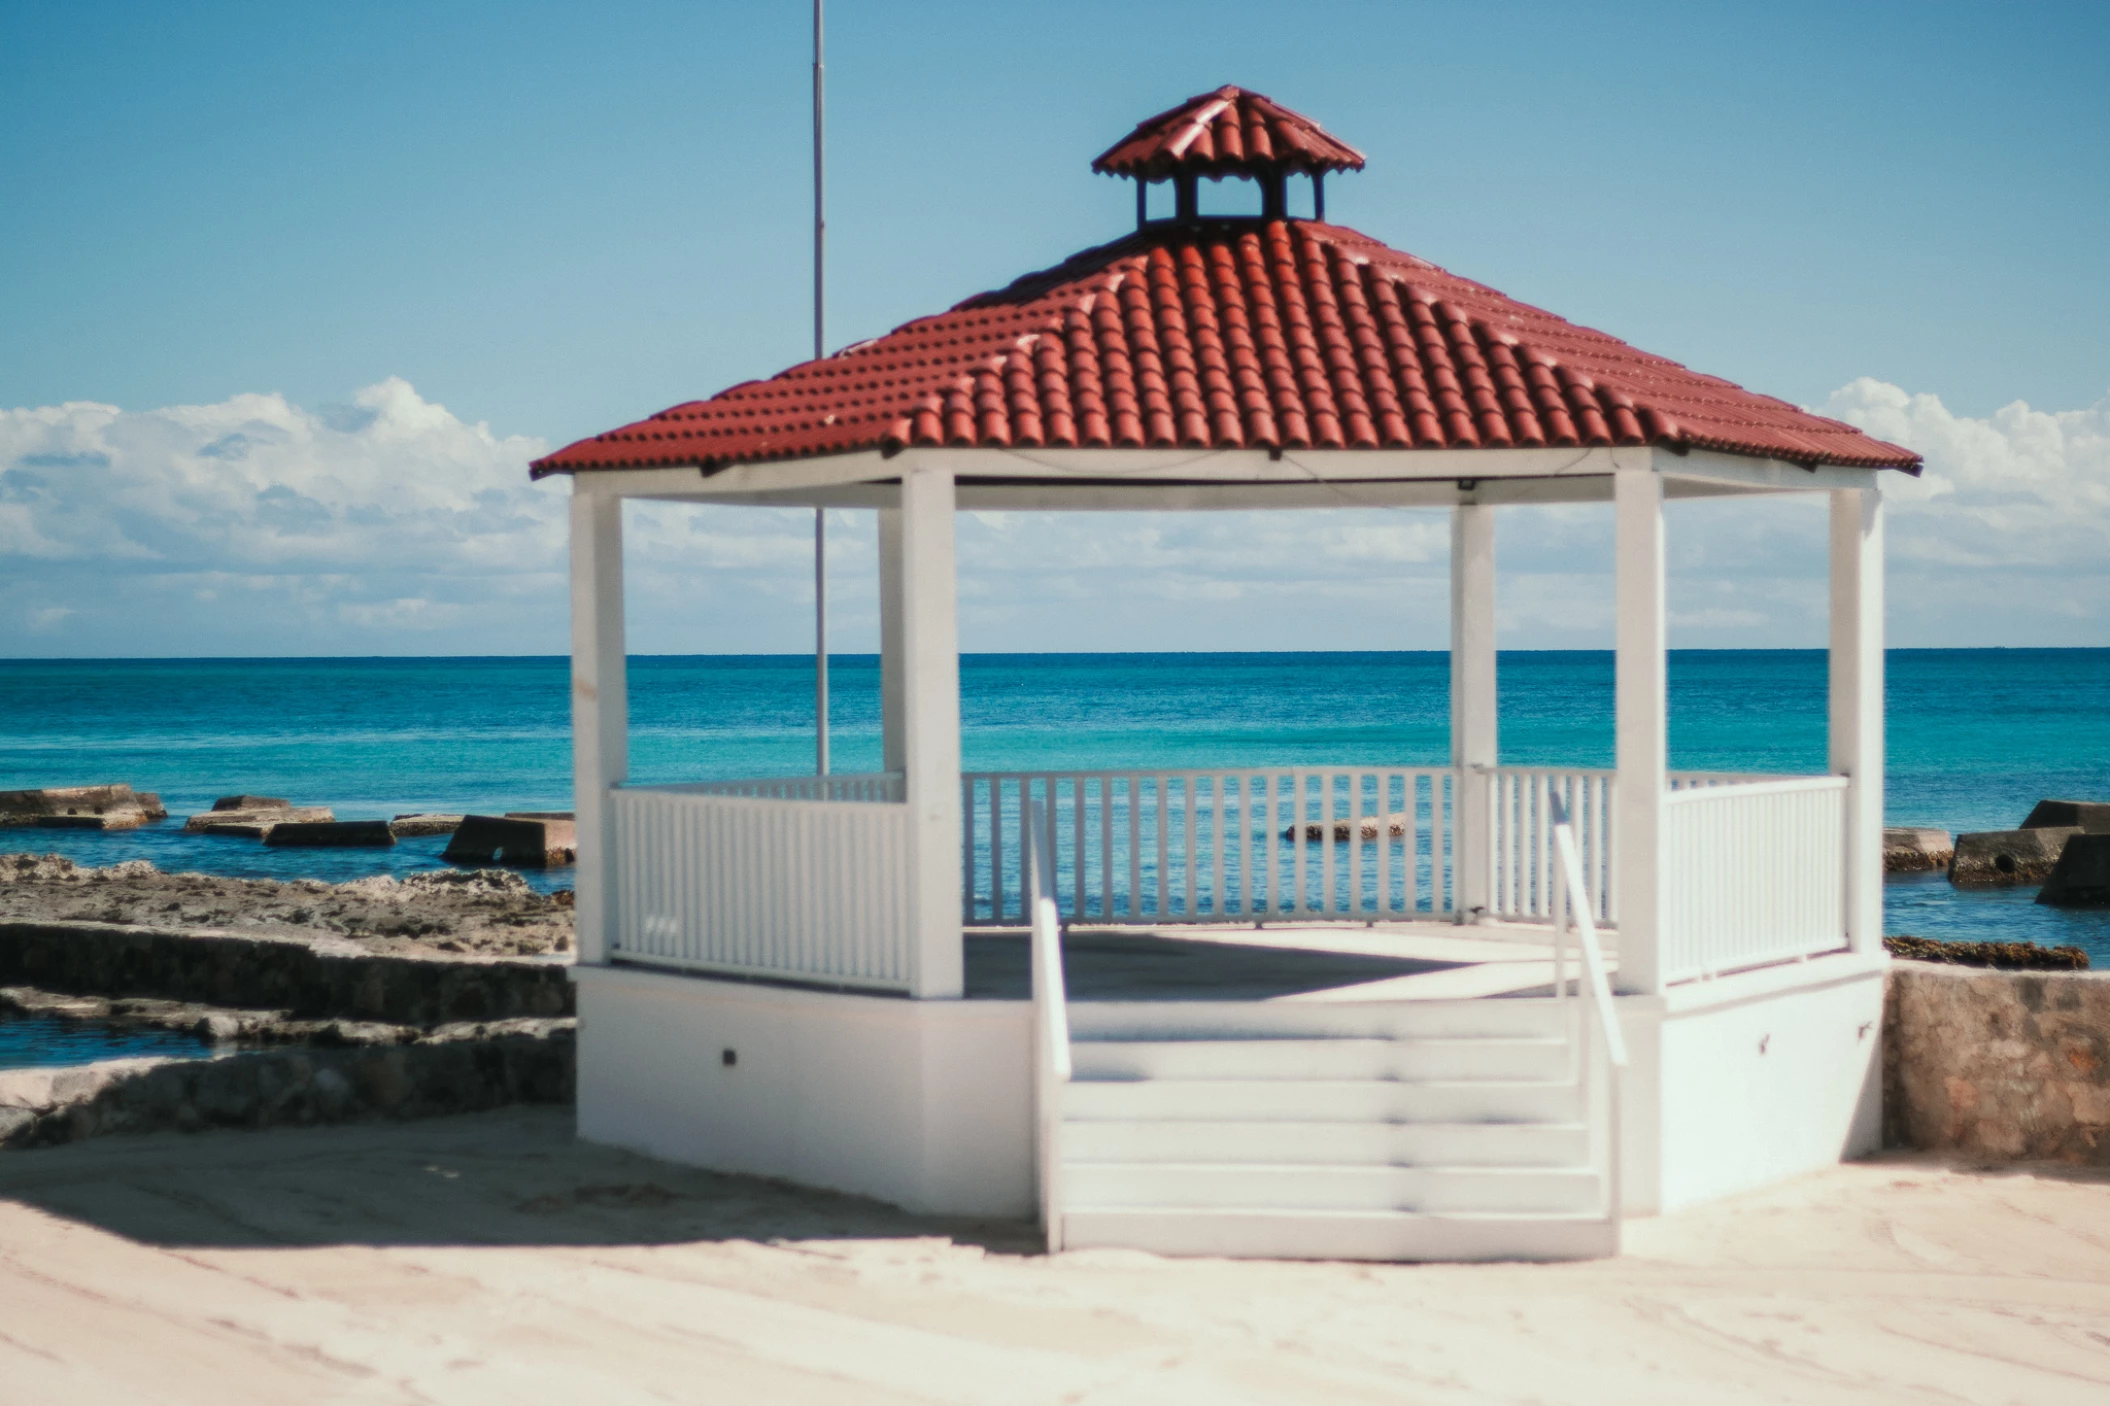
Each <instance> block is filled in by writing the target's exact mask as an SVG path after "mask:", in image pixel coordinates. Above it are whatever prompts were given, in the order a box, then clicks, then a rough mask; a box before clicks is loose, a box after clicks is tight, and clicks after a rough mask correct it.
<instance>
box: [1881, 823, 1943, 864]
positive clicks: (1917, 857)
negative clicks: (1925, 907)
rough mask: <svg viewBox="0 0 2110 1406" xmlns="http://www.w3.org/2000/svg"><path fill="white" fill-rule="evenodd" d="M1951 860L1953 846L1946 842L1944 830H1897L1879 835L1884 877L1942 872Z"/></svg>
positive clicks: (1886, 831)
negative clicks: (1881, 846) (1938, 870)
mask: <svg viewBox="0 0 2110 1406" xmlns="http://www.w3.org/2000/svg"><path fill="white" fill-rule="evenodd" d="M1955 857H1956V842H1955V841H1954V840H1952V839H1950V838H1949V832H1948V831H1947V830H1922V829H1914V828H1904V827H1901V828H1896V829H1888V830H1885V831H1884V832H1883V872H1884V873H1886V874H1925V873H1929V872H1931V871H1933V870H1936V869H1946V868H1948V867H1949V861H1950V860H1951V859H1954V858H1955Z"/></svg>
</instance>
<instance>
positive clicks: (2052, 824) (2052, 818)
mask: <svg viewBox="0 0 2110 1406" xmlns="http://www.w3.org/2000/svg"><path fill="white" fill-rule="evenodd" d="M2069 825H2072V826H2079V827H2080V828H2081V829H2082V830H2085V831H2087V832H2088V833H2089V834H2091V835H2110V801H2038V802H2037V804H2036V806H2035V807H2034V808H2032V809H2031V811H2030V813H2029V818H2028V819H2026V820H2024V821H2023V822H2022V828H2023V829H2025V830H2043V829H2058V828H2063V827H2065V826H2069Z"/></svg>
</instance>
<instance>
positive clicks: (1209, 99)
mask: <svg viewBox="0 0 2110 1406" xmlns="http://www.w3.org/2000/svg"><path fill="white" fill-rule="evenodd" d="M1092 169H1093V170H1094V171H1097V172H1099V173H1101V174H1102V175H1109V176H1131V177H1134V178H1135V179H1137V180H1144V181H1162V180H1168V179H1171V178H1172V177H1174V176H1177V175H1182V174H1188V173H1191V174H1194V175H1199V176H1208V177H1211V178H1218V179H1220V178H1222V177H1224V176H1253V177H1259V176H1263V175H1271V174H1276V173H1283V172H1291V171H1296V172H1303V173H1304V174H1307V175H1310V174H1313V173H1318V174H1324V173H1326V172H1328V171H1360V170H1362V169H1363V154H1362V153H1361V152H1360V151H1357V150H1356V149H1355V148H1354V147H1352V146H1350V145H1348V144H1347V143H1346V142H1344V141H1341V140H1340V139H1339V138H1337V137H1334V136H1331V135H1329V134H1328V133H1327V131H1326V129H1325V128H1324V127H1321V126H1320V125H1319V124H1318V123H1316V122H1314V121H1312V120H1311V119H1310V118H1309V117H1306V116H1304V114H1302V113H1300V112H1292V111H1290V110H1289V109H1288V108H1286V107H1284V106H1282V105H1281V104H1280V103H1278V102H1276V101H1274V100H1273V99H1272V98H1268V97H1264V96H1262V95H1261V94H1259V93H1251V92H1247V91H1246V90H1245V89H1244V88H1238V87H1233V86H1231V85H1229V84H1226V85H1225V86H1223V87H1221V88H1218V89H1217V90H1216V91H1215V92H1213V93H1202V94H1200V95H1198V96H1196V97H1191V98H1189V99H1187V101H1185V102H1183V103H1181V104H1180V105H1179V106H1178V107H1175V108H1168V109H1167V110H1166V111H1164V112H1161V113H1159V114H1158V115H1157V116H1155V117H1151V118H1146V119H1145V120H1143V121H1141V122H1138V123H1137V124H1136V128H1135V130H1134V131H1133V132H1130V133H1129V134H1128V135H1127V136H1125V137H1123V138H1122V139H1121V140H1120V141H1118V142H1115V143H1114V144H1113V145H1112V146H1111V147H1109V148H1107V150H1106V151H1104V152H1102V153H1101V154H1100V156H1099V159H1098V160H1096V161H1094V162H1093V163H1092Z"/></svg>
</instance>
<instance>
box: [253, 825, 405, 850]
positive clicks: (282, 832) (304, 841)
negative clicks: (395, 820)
mask: <svg viewBox="0 0 2110 1406" xmlns="http://www.w3.org/2000/svg"><path fill="white" fill-rule="evenodd" d="M395 842H396V836H395V832H394V831H392V830H390V829H389V828H388V822H387V821H386V820H306V821H302V820H294V821H287V822H285V823H283V824H278V825H274V826H272V827H271V833H270V834H268V835H266V836H264V843H265V844H267V845H270V846H271V847H272V848H273V849H281V848H286V847H289V846H298V847H300V848H304V849H355V848H366V847H379V846H383V845H392V844H394V843H395Z"/></svg>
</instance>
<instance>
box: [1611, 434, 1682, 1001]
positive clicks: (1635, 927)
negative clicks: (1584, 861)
mask: <svg viewBox="0 0 2110 1406" xmlns="http://www.w3.org/2000/svg"><path fill="white" fill-rule="evenodd" d="M1612 483H1613V488H1612V493H1613V517H1614V520H1615V524H1616V531H1617V541H1616V544H1615V547H1614V553H1615V557H1614V563H1613V575H1614V595H1615V597H1616V611H1617V631H1616V633H1617V644H1618V664H1617V670H1618V681H1617V698H1618V703H1617V707H1618V723H1617V727H1618V745H1619V818H1618V820H1617V822H1616V823H1615V824H1614V825H1613V827H1612V863H1613V865H1614V867H1615V869H1616V871H1617V874H1618V881H1617V888H1618V890H1619V989H1620V990H1621V991H1625V992H1632V993H1636V994H1652V993H1654V992H1657V991H1659V990H1661V989H1662V981H1661V977H1660V974H1659V966H1658V951H1657V949H1658V948H1659V947H1660V945H1661V944H1662V941H1663V916H1664V915H1663V854H1662V827H1663V795H1664V788H1665V773H1666V771H1667V770H1668V768H1669V743H1668V733H1667V730H1666V715H1667V711H1668V702H1667V695H1666V691H1665V687H1664V645H1665V631H1664V608H1663V480H1662V479H1661V477H1659V476H1658V475H1657V473H1656V471H1655V468H1654V465H1653V464H1652V463H1651V462H1650V461H1649V459H1648V458H1647V457H1646V456H1645V455H1644V456H1643V457H1642V458H1641V459H1640V460H1639V462H1638V463H1634V462H1627V461H1622V462H1619V463H1618V464H1617V467H1616V468H1615V470H1614V472H1613V475H1612Z"/></svg>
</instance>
